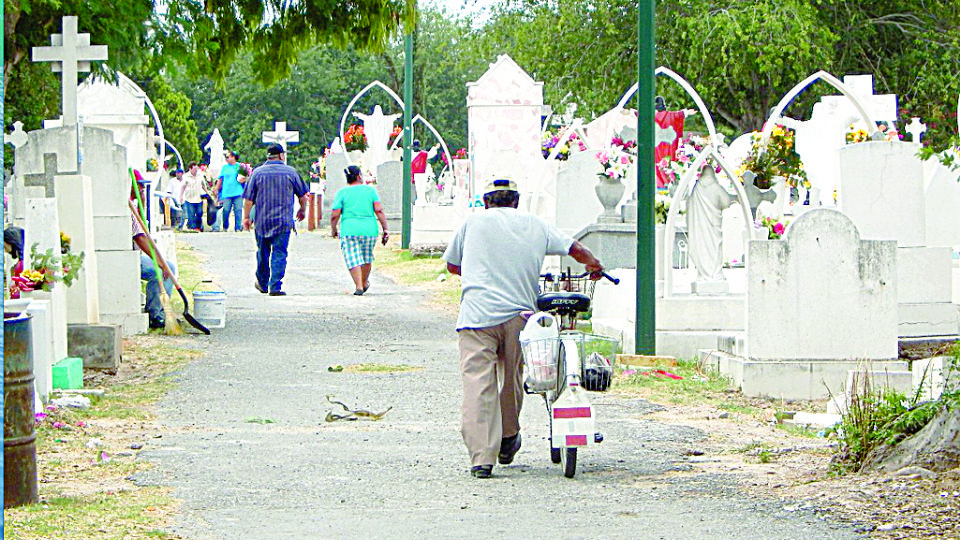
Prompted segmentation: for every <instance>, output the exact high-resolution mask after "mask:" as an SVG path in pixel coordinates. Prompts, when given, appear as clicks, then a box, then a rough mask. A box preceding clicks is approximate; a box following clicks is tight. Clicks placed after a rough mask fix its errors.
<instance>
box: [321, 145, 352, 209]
mask: <svg viewBox="0 0 960 540" xmlns="http://www.w3.org/2000/svg"><path fill="white" fill-rule="evenodd" d="M349 159H350V158H349V157H347V155H346V154H343V153H341V154H330V155H329V156H327V192H326V196H325V197H324V198H323V207H324V208H326V209H328V210H329V209H330V205H331V204H333V199H334V197H336V195H337V191H339V190H340V188H342V187H345V186H346V185H347V175H346V173H344V172H343V171H344V169H346V168H347V166H348V165H349V164H350V163H349Z"/></svg>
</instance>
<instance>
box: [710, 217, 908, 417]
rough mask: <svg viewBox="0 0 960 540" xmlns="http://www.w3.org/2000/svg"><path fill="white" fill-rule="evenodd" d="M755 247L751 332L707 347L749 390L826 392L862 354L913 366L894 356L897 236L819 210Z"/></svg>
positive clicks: (900, 367) (891, 365) (886, 364)
mask: <svg viewBox="0 0 960 540" xmlns="http://www.w3.org/2000/svg"><path fill="white" fill-rule="evenodd" d="M748 251H749V253H748V257H747V304H746V306H747V310H746V331H745V333H744V334H743V336H742V338H741V337H737V338H735V339H730V340H726V341H725V343H724V346H723V348H724V349H725V350H722V351H711V352H707V353H705V354H706V358H705V363H706V364H707V365H712V366H713V367H715V368H718V369H720V371H721V372H723V373H725V374H727V375H730V376H732V377H733V379H734V382H735V384H737V385H739V386H740V387H741V389H742V391H743V392H744V394H745V395H750V396H763V397H772V398H777V399H781V398H784V399H820V398H823V397H826V396H827V394H828V392H829V391H832V392H834V393H837V392H840V391H842V389H843V388H844V385H845V383H846V378H847V373H848V372H849V370H851V369H857V368H858V367H859V366H860V365H861V363H862V362H864V361H867V362H871V363H872V366H873V369H879V370H891V371H904V370H905V369H906V364H905V363H903V362H899V361H898V360H897V355H898V347H897V342H898V339H897V269H896V265H897V254H896V242H894V241H891V240H862V239H861V237H860V233H859V232H858V231H857V227H856V226H855V225H854V223H853V222H852V221H851V220H850V218H848V217H846V216H845V215H843V214H842V213H840V212H838V211H836V210H832V209H826V208H818V209H814V210H811V211H809V212H806V213H804V214H803V215H801V216H800V217H798V218H797V219H796V220H795V221H794V222H793V223H791V224H790V226H789V227H788V228H787V231H786V234H785V236H784V237H783V239H781V240H752V241H750V242H749V246H748ZM828 389H829V390H828Z"/></svg>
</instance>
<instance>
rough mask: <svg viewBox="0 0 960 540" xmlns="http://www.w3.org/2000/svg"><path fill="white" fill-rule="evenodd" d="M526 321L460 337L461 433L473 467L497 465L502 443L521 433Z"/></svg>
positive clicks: (518, 319) (519, 319)
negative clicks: (522, 335) (522, 346)
mask: <svg viewBox="0 0 960 540" xmlns="http://www.w3.org/2000/svg"><path fill="white" fill-rule="evenodd" d="M525 322H526V321H525V320H524V319H523V318H522V317H520V316H517V317H514V318H513V319H510V320H509V321H507V322H505V323H502V324H499V325H497V326H492V327H490V328H481V329H473V330H471V329H465V330H460V331H459V332H458V333H457V342H458V345H459V347H460V376H461V378H462V379H463V406H462V409H461V411H462V417H461V422H462V423H461V428H460V433H461V434H462V435H463V442H464V444H465V445H466V446H467V452H469V453H470V462H471V464H472V465H492V464H494V463H496V461H497V454H498V453H499V452H500V439H501V438H503V437H512V436H514V435H516V434H517V433H518V432H519V431H520V409H521V408H522V407H523V395H524V392H523V355H522V353H521V351H520V341H519V338H518V336H519V335H520V330H522V329H523V326H524V324H525Z"/></svg>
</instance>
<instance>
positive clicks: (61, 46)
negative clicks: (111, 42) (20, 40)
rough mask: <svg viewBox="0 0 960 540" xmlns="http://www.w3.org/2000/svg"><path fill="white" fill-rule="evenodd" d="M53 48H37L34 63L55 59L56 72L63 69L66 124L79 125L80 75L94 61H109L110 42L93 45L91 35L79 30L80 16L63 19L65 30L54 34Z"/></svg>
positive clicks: (54, 68) (51, 40) (64, 121)
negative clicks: (78, 20)
mask: <svg viewBox="0 0 960 540" xmlns="http://www.w3.org/2000/svg"><path fill="white" fill-rule="evenodd" d="M50 44H51V45H52V46H51V47H34V48H33V49H32V52H33V61H34V62H53V71H54V72H55V73H56V72H62V73H63V80H62V83H61V86H62V87H63V125H64V126H74V125H76V124H77V76H78V75H79V73H80V72H84V71H90V60H106V59H107V46H106V45H90V34H78V33H77V18H76V17H64V18H63V33H62V34H53V35H51V36H50Z"/></svg>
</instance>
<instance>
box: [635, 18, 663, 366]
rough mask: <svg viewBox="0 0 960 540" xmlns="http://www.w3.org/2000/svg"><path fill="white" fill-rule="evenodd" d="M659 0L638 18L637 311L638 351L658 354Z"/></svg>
mask: <svg viewBox="0 0 960 540" xmlns="http://www.w3.org/2000/svg"><path fill="white" fill-rule="evenodd" d="M655 5H656V2H655V0H640V6H639V7H640V9H639V18H638V21H637V41H638V47H637V50H638V55H637V56H638V58H637V64H638V65H637V68H638V75H637V77H638V86H639V92H638V93H637V110H638V111H639V112H640V114H639V120H638V122H639V123H638V125H637V139H638V140H637V165H638V166H637V312H636V318H635V319H634V320H635V321H636V323H635V325H636V329H635V331H636V334H635V338H636V339H635V341H634V344H635V345H634V348H635V352H636V354H647V355H652V354H656V348H657V345H656V329H657V320H656V311H657V310H656V306H657V304H656V302H657V299H656V285H657V284H656V256H655V253H656V246H655V240H654V234H653V233H654V227H655V223H654V194H655V193H656V181H655V180H654V166H655V163H654V159H653V148H654V145H655V144H656V143H655V142H654V141H655V140H654V114H655V112H654V109H653V107H654V97H653V95H654V93H655V90H654V70H655V69H656V66H655V65H654V61H655V50H656V36H655V34H654V21H655V15H654V10H655Z"/></svg>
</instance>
